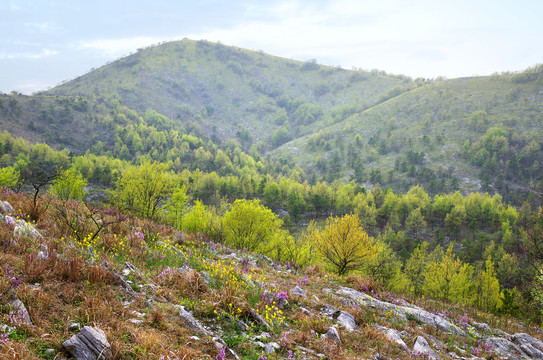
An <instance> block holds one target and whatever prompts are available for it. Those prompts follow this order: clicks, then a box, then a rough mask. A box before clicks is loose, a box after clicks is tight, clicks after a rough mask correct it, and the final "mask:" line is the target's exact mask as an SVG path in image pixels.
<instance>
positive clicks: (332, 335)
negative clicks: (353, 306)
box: [321, 326, 341, 347]
mask: <svg viewBox="0 0 543 360" xmlns="http://www.w3.org/2000/svg"><path fill="white" fill-rule="evenodd" d="M321 339H328V340H331V341H333V342H335V343H336V344H337V345H338V346H340V347H341V339H340V337H339V333H338V331H337V329H336V328H335V327H333V326H332V327H331V328H330V329H328V331H327V332H326V334H322V335H321Z"/></svg>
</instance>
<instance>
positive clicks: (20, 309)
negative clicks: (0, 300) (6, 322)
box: [8, 294, 34, 326]
mask: <svg viewBox="0 0 543 360" xmlns="http://www.w3.org/2000/svg"><path fill="white" fill-rule="evenodd" d="M8 302H9V306H10V307H11V310H13V311H17V316H18V317H19V319H20V320H21V321H22V322H23V323H24V324H26V325H30V326H34V325H33V324H32V320H31V319H30V314H29V313H28V310H27V309H26V307H25V304H23V302H22V301H21V300H19V299H18V298H17V297H16V296H15V295H14V294H12V295H11V296H10V298H9V300H8Z"/></svg>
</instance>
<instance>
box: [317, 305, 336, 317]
mask: <svg viewBox="0 0 543 360" xmlns="http://www.w3.org/2000/svg"><path fill="white" fill-rule="evenodd" d="M337 312H339V309H338V308H337V307H335V306H332V305H323V306H322V307H321V313H323V314H324V315H326V316H328V317H329V318H333V317H334V314H335V313H337Z"/></svg>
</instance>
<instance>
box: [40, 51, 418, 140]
mask: <svg viewBox="0 0 543 360" xmlns="http://www.w3.org/2000/svg"><path fill="white" fill-rule="evenodd" d="M412 86H413V82H412V81H411V80H410V79H409V78H407V77H403V76H388V75H386V74H384V73H382V72H377V71H375V72H365V71H347V70H343V69H340V68H334V67H329V66H322V65H319V64H317V63H316V62H315V61H314V60H313V61H308V62H305V63H304V62H300V61H294V60H288V59H283V58H278V57H274V56H270V55H267V54H265V53H263V52H255V51H249V50H244V49H240V48H236V47H231V46H225V45H221V44H214V43H209V42H206V41H189V40H184V41H179V42H170V43H165V44H162V45H159V46H154V47H150V48H146V49H140V50H139V51H138V52H137V53H136V54H133V55H130V56H127V57H125V58H123V59H120V60H118V61H115V62H113V63H111V64H108V65H106V66H103V67H101V68H99V69H96V70H94V71H91V72H90V73H88V74H86V75H84V76H81V77H78V78H77V79H75V80H72V81H69V82H67V83H65V84H62V85H60V86H58V87H56V88H54V89H52V90H50V91H47V92H46V94H47V95H61V96H73V95H84V96H88V95H93V96H100V95H106V96H107V95H114V96H116V97H117V98H118V101H119V103H120V104H122V105H124V106H127V107H129V108H131V109H134V110H136V111H138V112H139V113H144V112H145V111H146V110H148V109H153V110H155V111H157V112H159V113H161V114H163V115H166V116H167V117H169V118H170V119H172V120H174V124H173V127H174V128H186V129H190V130H193V131H195V133H197V134H198V135H204V136H207V137H211V136H214V137H215V138H218V139H220V140H225V139H228V138H237V139H238V140H239V141H240V142H241V143H242V144H243V145H245V146H246V148H248V147H249V146H248V145H250V143H252V142H255V143H263V144H264V145H268V147H269V146H272V147H273V146H274V145H277V144H279V143H282V142H284V141H285V140H287V139H291V138H295V137H298V136H301V135H304V134H310V133H312V132H314V129H315V128H317V129H318V128H321V127H323V126H325V125H329V124H331V123H333V122H336V121H340V120H342V119H344V118H345V117H346V116H348V115H349V114H353V113H355V112H359V111H361V110H363V109H366V108H369V107H371V106H373V105H374V104H375V103H377V102H378V101H379V100H381V99H382V98H383V97H384V96H386V94H388V93H389V92H390V91H392V90H393V89H394V91H395V92H401V91H402V89H403V87H406V88H409V87H412ZM284 129H286V131H282V130H284ZM270 135H271V136H270Z"/></svg>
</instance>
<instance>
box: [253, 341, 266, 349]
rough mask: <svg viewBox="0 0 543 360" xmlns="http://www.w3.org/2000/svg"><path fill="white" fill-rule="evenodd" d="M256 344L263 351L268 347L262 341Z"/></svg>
mask: <svg viewBox="0 0 543 360" xmlns="http://www.w3.org/2000/svg"><path fill="white" fill-rule="evenodd" d="M255 344H256V345H258V346H259V347H261V348H262V349H264V348H265V347H266V344H264V343H263V342H262V341H256V342H255Z"/></svg>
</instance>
